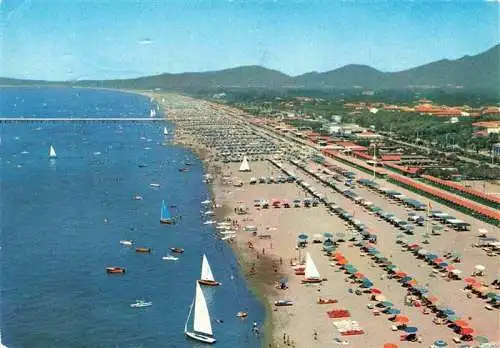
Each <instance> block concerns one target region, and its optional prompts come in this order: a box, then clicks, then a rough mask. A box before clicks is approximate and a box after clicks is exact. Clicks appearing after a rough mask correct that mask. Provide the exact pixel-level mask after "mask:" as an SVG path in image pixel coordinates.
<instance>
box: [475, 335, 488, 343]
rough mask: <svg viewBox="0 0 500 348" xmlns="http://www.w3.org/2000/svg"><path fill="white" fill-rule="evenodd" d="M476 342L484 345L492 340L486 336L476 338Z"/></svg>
mask: <svg viewBox="0 0 500 348" xmlns="http://www.w3.org/2000/svg"><path fill="white" fill-rule="evenodd" d="M474 340H475V341H476V342H479V343H480V344H483V343H488V342H489V341H490V340H489V339H488V337H486V336H476V337H474Z"/></svg>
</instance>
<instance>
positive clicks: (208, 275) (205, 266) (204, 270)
mask: <svg viewBox="0 0 500 348" xmlns="http://www.w3.org/2000/svg"><path fill="white" fill-rule="evenodd" d="M200 279H201V280H211V281H215V279H214V275H213V273H212V269H211V268H210V264H209V263H208V260H207V257H206V256H205V254H203V262H202V263H201V278H200Z"/></svg>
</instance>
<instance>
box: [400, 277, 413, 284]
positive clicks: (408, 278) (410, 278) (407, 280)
mask: <svg viewBox="0 0 500 348" xmlns="http://www.w3.org/2000/svg"><path fill="white" fill-rule="evenodd" d="M412 279H413V278H412V277H409V276H406V277H403V278H401V282H402V283H406V282H409V281H410V280H412Z"/></svg>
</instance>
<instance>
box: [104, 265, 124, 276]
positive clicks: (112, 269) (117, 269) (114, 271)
mask: <svg viewBox="0 0 500 348" xmlns="http://www.w3.org/2000/svg"><path fill="white" fill-rule="evenodd" d="M106 273H108V274H124V273H125V268H123V267H106Z"/></svg>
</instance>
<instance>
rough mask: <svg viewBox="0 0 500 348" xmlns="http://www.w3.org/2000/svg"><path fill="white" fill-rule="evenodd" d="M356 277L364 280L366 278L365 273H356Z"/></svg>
mask: <svg viewBox="0 0 500 348" xmlns="http://www.w3.org/2000/svg"><path fill="white" fill-rule="evenodd" d="M354 277H356V278H357V279H362V278H364V277H365V276H364V275H363V273H359V272H356V273H354Z"/></svg>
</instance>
